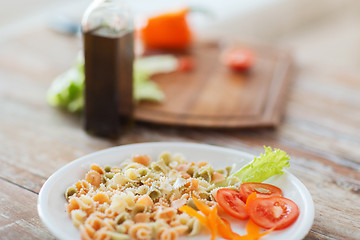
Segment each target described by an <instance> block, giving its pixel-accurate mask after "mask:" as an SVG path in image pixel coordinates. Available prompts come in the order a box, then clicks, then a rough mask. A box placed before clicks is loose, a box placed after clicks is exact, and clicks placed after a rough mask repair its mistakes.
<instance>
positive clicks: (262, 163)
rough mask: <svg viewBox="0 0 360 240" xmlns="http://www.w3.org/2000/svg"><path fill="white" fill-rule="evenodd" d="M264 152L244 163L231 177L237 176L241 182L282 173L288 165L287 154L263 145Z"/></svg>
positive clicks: (261, 180) (261, 179) (260, 179)
mask: <svg viewBox="0 0 360 240" xmlns="http://www.w3.org/2000/svg"><path fill="white" fill-rule="evenodd" d="M264 148H265V154H260V157H255V158H254V160H253V161H251V162H250V163H248V164H247V165H245V166H244V167H243V168H241V169H240V170H239V171H237V172H236V173H233V174H232V175H231V177H237V178H238V179H239V180H240V181H241V182H243V183H244V182H263V181H265V180H266V179H268V178H270V177H272V176H274V175H277V174H282V173H284V168H286V167H289V166H290V162H289V161H290V157H289V155H288V154H287V153H286V152H284V151H282V150H280V149H276V148H275V149H274V150H272V149H271V147H264Z"/></svg>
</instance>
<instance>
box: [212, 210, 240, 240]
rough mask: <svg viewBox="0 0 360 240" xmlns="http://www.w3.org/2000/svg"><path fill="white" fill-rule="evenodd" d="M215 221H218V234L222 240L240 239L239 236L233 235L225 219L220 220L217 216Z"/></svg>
mask: <svg viewBox="0 0 360 240" xmlns="http://www.w3.org/2000/svg"><path fill="white" fill-rule="evenodd" d="M217 221H218V233H219V235H220V236H221V237H222V238H224V239H227V240H233V239H236V238H237V237H240V235H239V234H237V233H234V232H233V231H232V229H231V225H230V223H229V222H228V221H227V220H226V219H224V218H220V217H219V216H218V217H217Z"/></svg>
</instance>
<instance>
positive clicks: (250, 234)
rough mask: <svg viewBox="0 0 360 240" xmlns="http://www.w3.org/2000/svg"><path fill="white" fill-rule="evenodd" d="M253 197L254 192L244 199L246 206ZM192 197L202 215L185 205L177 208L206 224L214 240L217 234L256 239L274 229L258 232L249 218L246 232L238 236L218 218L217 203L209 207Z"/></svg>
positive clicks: (231, 239)
mask: <svg viewBox="0 0 360 240" xmlns="http://www.w3.org/2000/svg"><path fill="white" fill-rule="evenodd" d="M255 198H256V193H252V194H250V196H249V197H248V199H247V201H246V206H247V205H248V203H249V202H250V201H252V200H253V199H255ZM192 199H193V201H194V203H195V206H196V207H197V208H198V209H199V210H200V212H201V213H203V214H204V215H202V214H200V213H199V212H198V211H196V210H195V209H193V208H191V207H189V206H186V205H184V206H182V207H181V208H179V210H180V211H183V212H185V213H187V214H188V215H190V216H192V217H195V218H197V219H198V220H199V221H200V222H201V223H202V224H203V225H205V226H207V227H208V228H209V229H210V231H211V240H215V239H216V237H217V236H218V235H219V236H220V237H222V238H224V239H226V240H258V239H259V238H260V237H262V236H265V235H267V234H269V233H270V232H272V231H273V230H274V229H273V228H272V229H270V230H268V231H266V232H264V233H260V227H259V226H258V225H256V223H254V222H253V221H252V220H251V219H250V220H249V221H248V222H247V224H246V231H247V234H246V235H244V236H240V235H239V234H237V233H235V232H233V231H232V229H231V225H230V223H229V222H228V221H227V220H226V219H223V218H220V216H219V215H218V208H217V205H215V206H214V207H213V208H212V209H211V208H210V207H209V206H208V205H206V204H205V203H203V202H201V201H200V200H199V199H197V198H195V197H193V198H192Z"/></svg>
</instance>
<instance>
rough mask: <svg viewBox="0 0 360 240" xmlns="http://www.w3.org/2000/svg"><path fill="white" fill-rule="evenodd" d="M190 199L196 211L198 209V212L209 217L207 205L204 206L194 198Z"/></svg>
mask: <svg viewBox="0 0 360 240" xmlns="http://www.w3.org/2000/svg"><path fill="white" fill-rule="evenodd" d="M192 199H193V201H194V203H195V206H196V207H197V209H199V210H200V212H202V213H203V214H204V215H205V216H209V214H210V211H211V209H210V207H209V206H208V205H206V204H205V203H203V202H201V201H200V200H199V199H197V198H196V197H193V198H192Z"/></svg>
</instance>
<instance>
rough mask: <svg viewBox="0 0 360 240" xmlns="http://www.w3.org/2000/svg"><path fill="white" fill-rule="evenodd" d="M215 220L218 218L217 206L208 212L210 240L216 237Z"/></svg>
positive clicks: (216, 226) (216, 227)
mask: <svg viewBox="0 0 360 240" xmlns="http://www.w3.org/2000/svg"><path fill="white" fill-rule="evenodd" d="M217 218H218V214H217V206H215V207H214V208H213V209H212V210H211V211H210V214H209V217H208V223H209V228H210V231H211V240H215V239H216V237H217V235H218V225H217V223H218V221H217Z"/></svg>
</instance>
